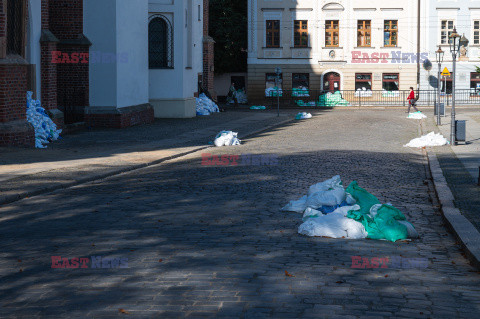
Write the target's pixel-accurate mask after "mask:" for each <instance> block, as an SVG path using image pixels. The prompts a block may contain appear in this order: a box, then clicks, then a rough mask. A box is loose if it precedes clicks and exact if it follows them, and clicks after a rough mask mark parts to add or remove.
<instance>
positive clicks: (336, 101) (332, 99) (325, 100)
mask: <svg viewBox="0 0 480 319" xmlns="http://www.w3.org/2000/svg"><path fill="white" fill-rule="evenodd" d="M349 105H350V103H349V102H348V101H347V100H345V99H344V98H342V94H341V93H340V92H339V91H337V92H335V93H330V92H329V93H327V94H322V95H320V97H319V98H318V106H323V107H335V106H349Z"/></svg>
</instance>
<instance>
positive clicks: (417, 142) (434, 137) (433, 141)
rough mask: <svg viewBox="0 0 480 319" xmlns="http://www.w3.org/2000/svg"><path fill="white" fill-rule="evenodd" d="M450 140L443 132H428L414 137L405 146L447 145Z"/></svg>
mask: <svg viewBox="0 0 480 319" xmlns="http://www.w3.org/2000/svg"><path fill="white" fill-rule="evenodd" d="M447 144H448V141H447V139H446V138H445V137H443V135H442V134H440V133H438V134H435V133H434V132H431V133H428V134H427V135H424V136H422V137H419V138H414V139H413V140H411V141H410V142H409V143H408V144H406V145H404V147H427V146H443V145H447Z"/></svg>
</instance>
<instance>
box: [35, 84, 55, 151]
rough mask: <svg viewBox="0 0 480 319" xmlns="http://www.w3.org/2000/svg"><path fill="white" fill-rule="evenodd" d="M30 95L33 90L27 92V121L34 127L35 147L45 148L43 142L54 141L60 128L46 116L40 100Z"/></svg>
mask: <svg viewBox="0 0 480 319" xmlns="http://www.w3.org/2000/svg"><path fill="white" fill-rule="evenodd" d="M32 95H33V92H30V91H29V92H27V121H28V122H29V123H31V124H32V125H33V128H34V129H35V147H36V148H46V147H47V146H45V145H44V144H48V143H50V142H51V141H56V140H57V139H58V137H59V136H60V133H62V130H57V125H56V124H55V123H53V121H52V119H51V118H50V117H49V116H48V114H47V112H46V111H45V109H44V108H43V107H42V106H41V103H40V101H39V100H33V99H32Z"/></svg>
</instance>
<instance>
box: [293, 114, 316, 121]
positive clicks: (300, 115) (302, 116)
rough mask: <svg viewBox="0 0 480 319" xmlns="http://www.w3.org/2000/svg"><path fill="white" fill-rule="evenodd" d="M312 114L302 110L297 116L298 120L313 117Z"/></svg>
mask: <svg viewBox="0 0 480 319" xmlns="http://www.w3.org/2000/svg"><path fill="white" fill-rule="evenodd" d="M311 118H312V114H310V113H307V112H300V113H298V114H297V115H296V116H295V119H296V120H305V119H311Z"/></svg>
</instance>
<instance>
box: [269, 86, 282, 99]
mask: <svg viewBox="0 0 480 319" xmlns="http://www.w3.org/2000/svg"><path fill="white" fill-rule="evenodd" d="M277 90H278V95H279V96H283V91H282V89H281V88H278V87H276V86H275V87H271V88H268V89H266V90H265V96H266V97H277Z"/></svg>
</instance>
